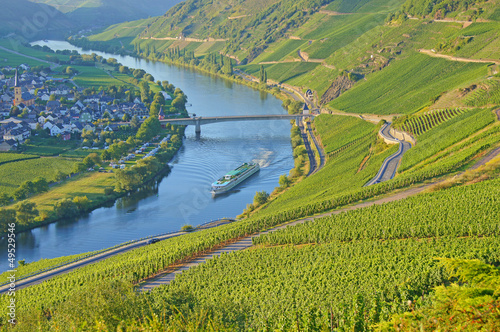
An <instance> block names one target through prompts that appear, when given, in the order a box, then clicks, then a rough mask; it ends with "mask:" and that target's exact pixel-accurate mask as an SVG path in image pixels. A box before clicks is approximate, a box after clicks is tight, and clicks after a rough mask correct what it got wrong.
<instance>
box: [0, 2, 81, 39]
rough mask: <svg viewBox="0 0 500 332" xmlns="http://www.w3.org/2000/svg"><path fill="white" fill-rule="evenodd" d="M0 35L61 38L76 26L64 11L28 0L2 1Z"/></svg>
mask: <svg viewBox="0 0 500 332" xmlns="http://www.w3.org/2000/svg"><path fill="white" fill-rule="evenodd" d="M0 5H1V7H2V10H1V11H0V36H6V35H9V34H11V33H16V34H17V35H18V36H20V37H23V38H24V39H27V40H35V39H38V38H41V37H43V38H48V37H51V38H61V37H63V36H64V34H66V33H67V32H68V30H69V29H72V28H73V27H74V24H73V22H72V21H71V20H70V19H68V17H66V16H65V15H64V14H63V13H62V12H60V11H58V10H56V9H55V8H53V7H51V6H48V5H45V4H35V3H32V2H30V1H27V0H19V1H7V0H2V1H0Z"/></svg>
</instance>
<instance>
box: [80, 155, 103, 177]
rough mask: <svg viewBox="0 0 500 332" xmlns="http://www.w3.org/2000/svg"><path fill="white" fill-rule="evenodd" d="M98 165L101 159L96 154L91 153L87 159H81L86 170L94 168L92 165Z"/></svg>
mask: <svg viewBox="0 0 500 332" xmlns="http://www.w3.org/2000/svg"><path fill="white" fill-rule="evenodd" d="M100 163H101V158H100V157H99V155H98V154H97V153H91V154H89V155H88V156H87V157H85V158H83V164H84V165H85V167H86V168H90V167H94V165H99V164H100ZM77 173H79V172H77Z"/></svg>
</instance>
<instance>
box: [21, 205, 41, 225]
mask: <svg viewBox="0 0 500 332" xmlns="http://www.w3.org/2000/svg"><path fill="white" fill-rule="evenodd" d="M15 210H16V221H17V222H18V223H19V224H22V225H27V224H28V223H30V222H32V221H34V220H35V218H36V217H37V216H38V214H39V213H38V210H37V209H36V204H35V203H32V202H28V201H22V202H19V203H18V204H17V205H16V206H15Z"/></svg>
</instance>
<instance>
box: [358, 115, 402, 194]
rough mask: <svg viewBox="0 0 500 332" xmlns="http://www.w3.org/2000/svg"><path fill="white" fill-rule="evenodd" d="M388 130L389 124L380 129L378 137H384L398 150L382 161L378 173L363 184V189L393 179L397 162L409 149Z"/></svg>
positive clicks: (389, 128)
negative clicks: (395, 145)
mask: <svg viewBox="0 0 500 332" xmlns="http://www.w3.org/2000/svg"><path fill="white" fill-rule="evenodd" d="M390 130H391V124H390V123H386V124H384V126H383V127H382V128H381V129H380V135H382V137H384V138H385V139H386V140H388V141H392V142H394V143H395V144H399V149H398V151H397V152H396V153H394V154H393V155H391V156H389V157H387V158H386V159H385V160H384V162H383V163H382V167H380V170H379V171H378V173H377V175H375V177H374V178H373V179H371V180H370V181H369V182H368V183H367V184H365V187H367V186H371V185H373V184H376V183H380V182H384V181H387V180H390V179H392V178H394V176H395V175H396V171H397V169H398V166H399V162H400V161H401V158H403V155H404V154H405V153H406V151H408V150H409V149H410V148H411V144H410V143H408V142H405V141H401V140H398V139H397V138H394V136H392V135H391V133H390Z"/></svg>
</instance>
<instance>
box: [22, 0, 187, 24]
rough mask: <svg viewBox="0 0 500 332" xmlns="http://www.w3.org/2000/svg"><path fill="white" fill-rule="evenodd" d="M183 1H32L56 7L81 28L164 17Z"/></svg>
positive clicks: (32, 0)
mask: <svg viewBox="0 0 500 332" xmlns="http://www.w3.org/2000/svg"><path fill="white" fill-rule="evenodd" d="M180 1H181V0H141V1H135V0H90V1H89V0H31V2H37V3H45V4H47V5H51V6H54V7H55V8H57V9H58V10H60V11H61V12H63V13H66V14H67V16H68V17H69V18H70V19H71V20H72V21H73V22H75V24H77V25H78V26H80V27H93V26H108V25H111V24H115V23H121V22H124V21H131V20H138V19H143V18H147V17H149V16H159V15H163V14H164V13H165V12H167V10H169V9H170V8H171V7H172V6H173V5H175V4H176V3H179V2H180Z"/></svg>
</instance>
